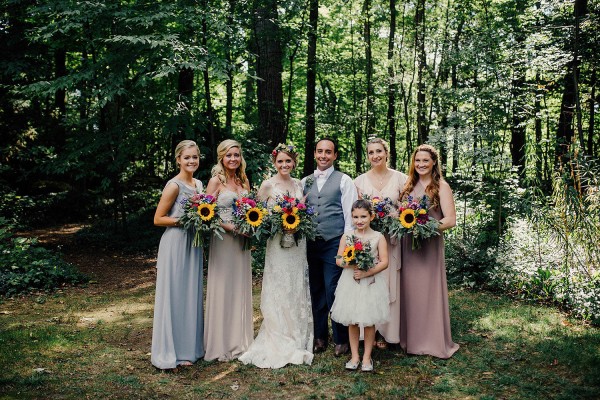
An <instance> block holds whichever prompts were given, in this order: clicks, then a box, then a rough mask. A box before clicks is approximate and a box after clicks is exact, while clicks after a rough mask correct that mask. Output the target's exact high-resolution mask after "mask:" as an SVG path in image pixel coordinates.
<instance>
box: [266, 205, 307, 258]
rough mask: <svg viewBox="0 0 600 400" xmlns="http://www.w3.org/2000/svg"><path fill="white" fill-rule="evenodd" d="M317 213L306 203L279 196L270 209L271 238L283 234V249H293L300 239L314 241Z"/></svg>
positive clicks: (281, 243)
mask: <svg viewBox="0 0 600 400" xmlns="http://www.w3.org/2000/svg"><path fill="white" fill-rule="evenodd" d="M316 215H317V214H316V213H315V211H314V209H313V208H312V207H310V206H309V205H307V204H306V203H305V202H303V201H301V200H298V199H296V198H294V197H289V196H277V197H276V198H275V204H273V206H272V207H271V209H270V215H269V222H270V236H271V237H272V236H275V234H277V233H281V234H282V235H281V241H280V245H281V247H284V248H288V247H292V246H293V245H294V243H296V240H297V239H298V238H303V237H305V238H307V239H314V238H315V232H316V228H317V223H316V221H315V217H316Z"/></svg>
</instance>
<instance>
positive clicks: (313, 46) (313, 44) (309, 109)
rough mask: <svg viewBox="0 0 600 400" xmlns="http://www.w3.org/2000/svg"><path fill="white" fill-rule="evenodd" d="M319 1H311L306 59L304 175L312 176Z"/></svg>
mask: <svg viewBox="0 0 600 400" xmlns="http://www.w3.org/2000/svg"><path fill="white" fill-rule="evenodd" d="M318 20H319V1H318V0H310V1H309V16H308V54H307V59H306V137H305V141H304V171H303V172H304V175H305V176H307V175H310V174H311V173H312V172H313V168H314V162H315V157H314V152H313V149H314V145H315V138H316V123H315V103H316V87H317V26H318Z"/></svg>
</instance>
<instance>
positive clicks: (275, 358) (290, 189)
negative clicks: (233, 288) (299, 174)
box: [239, 144, 313, 368]
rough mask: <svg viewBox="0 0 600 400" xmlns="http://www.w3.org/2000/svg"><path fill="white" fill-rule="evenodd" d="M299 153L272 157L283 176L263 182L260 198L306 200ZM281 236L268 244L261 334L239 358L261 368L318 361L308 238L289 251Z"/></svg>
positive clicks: (280, 149) (287, 149)
mask: <svg viewBox="0 0 600 400" xmlns="http://www.w3.org/2000/svg"><path fill="white" fill-rule="evenodd" d="M297 157H298V154H297V153H296V152H295V151H294V147H293V146H287V145H283V144H279V145H278V146H277V147H276V148H275V150H273V152H272V153H271V159H272V161H273V164H274V165H275V169H276V170H277V174H276V175H275V176H273V177H271V178H270V179H268V180H266V181H264V182H263V184H262V185H261V187H260V189H259V191H258V197H259V199H261V200H266V201H268V202H271V203H272V202H273V201H274V200H275V198H276V197H277V196H283V195H286V196H290V197H296V198H298V199H300V198H302V186H301V183H300V181H299V180H298V179H295V178H292V177H291V176H290V173H291V172H292V170H293V169H294V168H295V166H296V160H297ZM280 241H281V234H277V235H276V236H275V237H273V238H271V239H269V240H268V241H267V250H266V257H265V268H264V272H263V281H262V292H261V298H260V311H261V313H262V316H263V321H262V325H261V327H260V330H259V331H258V335H257V336H256V339H255V340H254V342H253V343H252V344H251V345H250V347H249V348H248V350H247V351H246V352H245V353H244V354H242V355H241V356H240V358H239V360H240V361H241V362H243V363H244V364H254V365H256V366H257V367H260V368H281V367H283V366H285V365H286V364H309V365H310V364H311V363H312V360H313V354H312V346H313V319H312V310H311V304H310V290H309V287H308V263H307V261H306V239H304V238H303V239H301V240H299V241H298V244H297V245H293V246H292V247H289V248H283V247H281V245H280Z"/></svg>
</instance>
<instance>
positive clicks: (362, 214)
mask: <svg viewBox="0 0 600 400" xmlns="http://www.w3.org/2000/svg"><path fill="white" fill-rule="evenodd" d="M373 218H375V215H374V214H371V213H370V212H369V210H367V209H364V208H354V209H352V224H353V225H354V228H355V229H356V230H365V229H367V228H368V227H369V226H370V225H371V221H373Z"/></svg>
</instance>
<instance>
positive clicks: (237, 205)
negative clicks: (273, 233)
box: [233, 193, 268, 238]
mask: <svg viewBox="0 0 600 400" xmlns="http://www.w3.org/2000/svg"><path fill="white" fill-rule="evenodd" d="M267 216H268V211H267V209H266V207H265V206H264V204H263V203H262V202H259V201H257V200H256V195H255V194H254V193H251V194H249V195H247V196H240V197H238V198H237V199H234V200H233V224H234V225H235V230H236V231H237V232H238V233H240V234H242V235H245V236H249V237H256V238H260V236H261V235H262V234H263V233H264V230H265V229H266V224H267Z"/></svg>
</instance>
